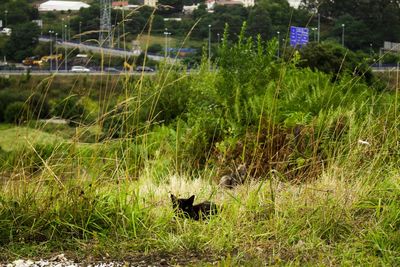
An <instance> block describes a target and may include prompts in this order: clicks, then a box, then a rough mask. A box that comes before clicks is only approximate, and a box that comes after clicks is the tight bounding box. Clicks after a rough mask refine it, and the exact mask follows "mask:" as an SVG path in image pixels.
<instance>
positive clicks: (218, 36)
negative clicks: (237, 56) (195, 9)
mask: <svg viewBox="0 0 400 267" xmlns="http://www.w3.org/2000/svg"><path fill="white" fill-rule="evenodd" d="M219 39H220V35H219V33H217V40H218V47H219Z"/></svg>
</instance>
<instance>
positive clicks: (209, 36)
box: [208, 24, 211, 65]
mask: <svg viewBox="0 0 400 267" xmlns="http://www.w3.org/2000/svg"><path fill="white" fill-rule="evenodd" d="M208 64H209V65H211V24H208Z"/></svg>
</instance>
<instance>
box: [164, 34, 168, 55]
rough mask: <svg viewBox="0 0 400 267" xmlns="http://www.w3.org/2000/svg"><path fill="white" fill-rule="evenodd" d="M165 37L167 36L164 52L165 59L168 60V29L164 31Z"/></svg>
mask: <svg viewBox="0 0 400 267" xmlns="http://www.w3.org/2000/svg"><path fill="white" fill-rule="evenodd" d="M164 36H165V49H164V50H165V51H164V57H165V58H167V51H168V39H167V38H168V28H165V31H164Z"/></svg>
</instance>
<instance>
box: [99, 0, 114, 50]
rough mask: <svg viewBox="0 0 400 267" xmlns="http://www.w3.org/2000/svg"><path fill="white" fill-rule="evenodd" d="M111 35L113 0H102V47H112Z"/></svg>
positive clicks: (100, 38)
mask: <svg viewBox="0 0 400 267" xmlns="http://www.w3.org/2000/svg"><path fill="white" fill-rule="evenodd" d="M110 35H111V0H100V36H99V42H100V46H101V47H109V46H110Z"/></svg>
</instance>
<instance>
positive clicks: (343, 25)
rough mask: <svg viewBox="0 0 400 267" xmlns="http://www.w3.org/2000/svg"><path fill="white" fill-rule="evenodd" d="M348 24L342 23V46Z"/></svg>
mask: <svg viewBox="0 0 400 267" xmlns="http://www.w3.org/2000/svg"><path fill="white" fill-rule="evenodd" d="M345 26H346V25H345V24H342V46H343V47H344V27H345Z"/></svg>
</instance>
